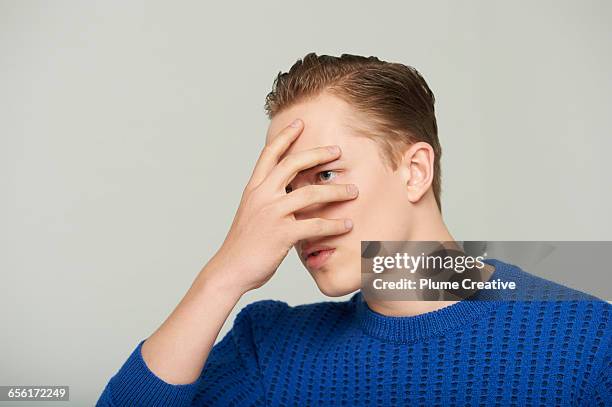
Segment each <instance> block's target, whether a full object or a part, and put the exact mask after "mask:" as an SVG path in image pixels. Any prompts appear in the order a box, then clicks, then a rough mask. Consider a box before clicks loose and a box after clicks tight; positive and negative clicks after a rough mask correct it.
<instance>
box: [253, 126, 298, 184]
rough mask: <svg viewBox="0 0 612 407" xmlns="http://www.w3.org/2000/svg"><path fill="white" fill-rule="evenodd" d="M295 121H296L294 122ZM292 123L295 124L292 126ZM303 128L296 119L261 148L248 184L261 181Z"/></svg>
mask: <svg viewBox="0 0 612 407" xmlns="http://www.w3.org/2000/svg"><path fill="white" fill-rule="evenodd" d="M296 122H297V123H296ZM294 123H295V124H296V125H297V126H295V127H294ZM303 128H304V122H303V121H302V120H300V119H296V121H294V122H293V123H292V124H290V125H289V126H287V127H285V128H284V129H283V130H282V131H281V132H280V133H278V135H277V136H276V137H274V139H273V140H272V142H270V143H269V144H266V146H264V148H263V149H262V150H261V153H260V155H259V158H258V159H257V163H256V164H255V168H254V169H253V174H252V175H251V179H250V180H249V183H248V184H249V185H252V186H257V185H259V184H261V183H262V182H263V180H264V179H265V178H266V177H267V176H268V174H269V173H270V172H271V171H272V169H273V168H274V167H275V166H276V164H278V161H279V159H280V157H281V156H282V155H283V153H284V152H285V151H287V149H288V148H289V146H290V145H291V144H292V143H293V142H294V141H295V140H296V139H297V137H298V136H299V135H300V133H301V132H302V130H303Z"/></svg>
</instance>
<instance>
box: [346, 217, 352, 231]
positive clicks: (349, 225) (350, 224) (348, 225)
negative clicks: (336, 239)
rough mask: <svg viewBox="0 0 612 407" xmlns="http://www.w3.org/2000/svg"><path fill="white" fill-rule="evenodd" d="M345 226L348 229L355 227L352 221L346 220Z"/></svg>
mask: <svg viewBox="0 0 612 407" xmlns="http://www.w3.org/2000/svg"><path fill="white" fill-rule="evenodd" d="M344 226H346V228H347V229H350V228H352V227H353V221H352V220H350V219H345V220H344Z"/></svg>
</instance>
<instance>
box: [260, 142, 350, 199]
mask: <svg viewBox="0 0 612 407" xmlns="http://www.w3.org/2000/svg"><path fill="white" fill-rule="evenodd" d="M340 153H341V151H340V147H339V146H324V147H316V148H311V149H309V150H304V151H300V152H297V153H293V154H289V155H287V156H286V157H285V158H283V159H282V160H281V162H279V163H278V165H276V166H275V167H274V169H272V171H271V172H270V174H268V177H267V178H266V180H265V181H266V182H269V185H270V187H271V188H273V189H274V190H280V189H282V190H283V191H284V190H285V187H286V186H287V184H289V183H290V182H291V180H293V179H294V178H295V176H296V175H297V174H298V172H300V171H302V170H305V169H308V168H311V167H314V166H316V165H318V164H323V163H326V162H329V161H332V160H334V159H336V158H337V157H338V156H340Z"/></svg>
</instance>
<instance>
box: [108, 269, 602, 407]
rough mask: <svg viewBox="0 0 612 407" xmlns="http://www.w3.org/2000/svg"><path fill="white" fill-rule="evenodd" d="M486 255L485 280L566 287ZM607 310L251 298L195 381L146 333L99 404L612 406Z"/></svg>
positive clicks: (536, 304) (577, 303)
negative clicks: (401, 311) (179, 379)
mask: <svg viewBox="0 0 612 407" xmlns="http://www.w3.org/2000/svg"><path fill="white" fill-rule="evenodd" d="M486 262H487V263H489V264H491V265H493V266H495V272H494V273H493V276H492V277H491V278H501V279H502V280H504V281H516V282H517V284H520V285H524V286H528V287H529V288H530V289H532V290H534V292H542V291H543V290H544V291H547V292H551V293H552V297H551V298H554V293H555V292H557V293H559V292H562V293H567V292H568V290H571V289H570V288H567V287H564V286H562V285H560V284H557V283H554V282H552V281H549V280H546V279H543V278H540V277H536V276H534V275H532V274H530V273H527V272H525V271H523V270H521V269H520V268H518V267H515V266H513V265H510V264H507V263H504V262H501V261H499V260H494V259H490V260H486ZM606 272H607V271H606ZM571 291H574V290H571ZM581 294H582V293H581ZM611 307H612V306H611V305H610V304H608V303H607V302H605V301H602V300H600V299H597V298H595V297H592V296H587V295H586V294H584V299H576V300H564V301H545V300H537V301H524V300H521V301H516V300H511V301H508V300H499V301H469V300H463V301H460V302H457V303H455V304H452V305H450V306H447V307H444V308H441V309H439V310H436V311H432V312H428V313H424V314H420V315H417V316H404V317H389V316H384V315H382V314H379V313H376V312H374V311H373V310H371V309H370V308H369V306H368V305H367V303H366V302H365V301H364V299H363V295H362V293H361V291H358V292H357V293H355V294H354V295H353V296H352V297H351V298H350V300H348V301H326V302H318V303H312V304H305V305H299V306H289V305H287V304H286V303H285V302H282V301H275V300H264V301H257V302H254V303H251V304H249V305H247V306H246V307H244V308H242V309H241V310H240V312H239V313H238V315H237V317H236V319H235V321H234V325H233V327H232V329H231V330H230V331H229V332H228V333H227V334H226V335H225V337H224V338H223V339H222V340H221V341H219V342H218V343H217V344H216V345H215V346H214V347H213V349H212V350H211V352H210V354H209V357H208V360H207V361H206V364H205V366H204V369H203V370H202V374H201V375H200V377H199V378H198V380H196V381H195V382H194V383H192V384H185V385H172V384H168V383H166V382H164V381H163V380H161V379H160V378H158V377H157V376H155V374H153V372H151V371H150V370H149V369H148V367H147V365H146V364H145V362H144V360H143V359H142V354H141V346H142V343H143V342H144V340H143V341H141V342H140V343H139V344H138V345H137V347H136V348H135V349H134V351H133V352H132V354H131V355H130V356H129V358H128V359H127V361H126V362H125V363H124V364H123V366H122V367H121V368H120V370H119V371H118V372H117V373H116V374H115V375H114V376H113V377H112V378H111V379H110V381H109V382H108V384H107V386H106V387H105V389H104V391H103V393H102V395H101V396H100V399H99V400H98V404H97V405H98V406H141V405H143V406H332V405H333V406H510V405H520V406H612V378H611V373H612V362H611V358H610V355H611V352H610V350H611V349H610V345H611V338H612V335H611V329H610V322H609V321H610V309H611Z"/></svg>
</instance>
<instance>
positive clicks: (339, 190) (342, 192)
mask: <svg viewBox="0 0 612 407" xmlns="http://www.w3.org/2000/svg"><path fill="white" fill-rule="evenodd" d="M358 195H359V190H358V188H357V185H355V184H328V185H308V186H305V187H303V188H298V189H296V190H295V191H292V192H291V193H289V194H287V195H284V196H283V197H282V198H281V200H280V203H279V210H280V211H282V214H283V215H287V214H289V213H293V212H295V211H298V210H300V209H303V208H306V207H307V206H310V205H313V204H316V203H321V202H335V201H344V200H348V199H353V198H355V197H357V196H358Z"/></svg>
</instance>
